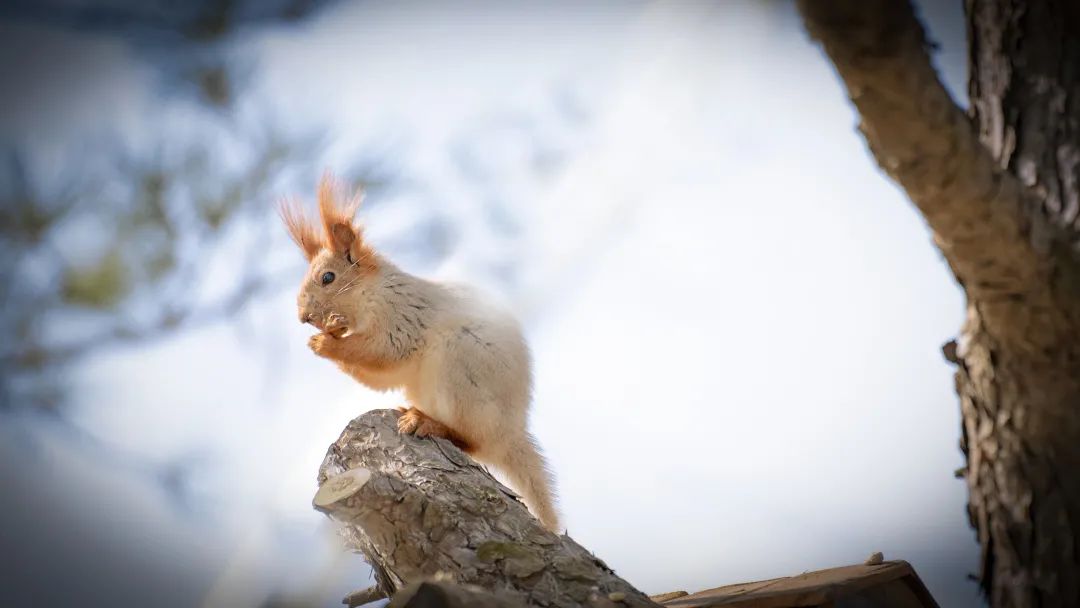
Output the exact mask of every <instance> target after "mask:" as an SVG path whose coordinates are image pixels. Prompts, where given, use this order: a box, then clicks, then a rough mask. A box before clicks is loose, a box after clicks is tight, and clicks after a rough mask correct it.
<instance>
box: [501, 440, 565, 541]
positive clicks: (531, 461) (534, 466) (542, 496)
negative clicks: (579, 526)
mask: <svg viewBox="0 0 1080 608" xmlns="http://www.w3.org/2000/svg"><path fill="white" fill-rule="evenodd" d="M492 464H494V465H495V466H496V467H498V468H499V470H501V471H502V472H503V473H504V474H505V475H506V477H507V479H508V480H509V481H510V485H511V486H513V488H514V490H516V491H517V492H518V493H519V494H521V497H522V498H524V499H525V505H526V506H527V507H529V510H530V511H532V513H533V515H535V516H536V518H537V519H539V520H540V523H541V524H543V525H544V527H545V528H547V529H548V530H551V531H552V532H555V533H556V534H558V533H560V532H561V530H560V528H559V513H558V511H557V510H556V509H555V492H554V489H553V488H554V480H553V478H552V475H551V471H549V470H548V466H547V462H546V461H545V460H544V457H543V456H542V455H541V454H540V449H539V448H538V447H537V446H536V440H535V439H533V437H532V435H529V434H528V433H526V434H525V436H524V437H523V438H522V439H521V440H520V441H514V442H510V443H509V445H508V446H507V449H506V450H503V451H502V452H501V453H500V454H496V455H495V458H494V462H493V463H492Z"/></svg>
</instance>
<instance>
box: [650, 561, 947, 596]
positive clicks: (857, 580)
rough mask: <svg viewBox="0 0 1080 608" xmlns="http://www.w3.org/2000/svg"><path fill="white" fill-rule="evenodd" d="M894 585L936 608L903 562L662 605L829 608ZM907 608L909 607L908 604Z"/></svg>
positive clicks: (732, 588)
mask: <svg viewBox="0 0 1080 608" xmlns="http://www.w3.org/2000/svg"><path fill="white" fill-rule="evenodd" d="M894 581H895V582H897V583H898V584H897V587H902V588H906V590H908V591H910V595H911V596H913V597H914V598H915V599H914V601H915V602H916V603H915V604H914V605H917V606H922V607H924V608H937V603H936V602H934V599H933V598H932V597H931V596H930V593H929V592H928V591H927V590H926V587H925V586H924V585H923V584H922V581H921V580H919V577H918V575H916V574H915V571H914V570H913V569H912V568H911V565H910V564H908V563H907V562H905V561H900V560H898V561H888V562H882V563H881V564H877V565H872V566H871V565H858V566H843V567H840V568H830V569H828V570H818V571H816V572H804V573H802V574H799V575H797V576H788V577H783V578H774V579H771V580H766V581H756V582H752V583H738V584H735V585H726V586H724V587H717V588H715V589H707V590H705V591H699V592H697V593H693V594H690V595H685V596H682V597H679V598H675V599H671V600H668V601H666V602H663V605H664V606H669V607H671V608H715V607H720V606H723V607H725V608H800V607H808V608H809V607H813V606H830V605H832V604H834V603H836V602H837V600H840V599H842V598H844V597H845V596H851V595H855V594H858V593H859V592H860V591H862V590H865V589H868V588H870V587H875V586H878V585H886V584H889V585H890V586H892V585H891V584H892V583H893V582H894ZM906 605H911V604H910V603H908V604H906Z"/></svg>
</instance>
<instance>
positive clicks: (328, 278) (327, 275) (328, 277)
mask: <svg viewBox="0 0 1080 608" xmlns="http://www.w3.org/2000/svg"><path fill="white" fill-rule="evenodd" d="M333 282H334V273H332V272H324V273H323V275H322V284H323V285H329V284H330V283H333Z"/></svg>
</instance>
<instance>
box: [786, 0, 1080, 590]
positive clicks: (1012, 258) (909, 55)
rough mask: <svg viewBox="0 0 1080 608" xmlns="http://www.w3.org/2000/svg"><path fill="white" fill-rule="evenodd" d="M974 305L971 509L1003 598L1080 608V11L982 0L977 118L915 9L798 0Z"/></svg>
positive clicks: (969, 374)
mask: <svg viewBox="0 0 1080 608" xmlns="http://www.w3.org/2000/svg"><path fill="white" fill-rule="evenodd" d="M799 5H800V10H801V11H802V13H803V16H804V19H805V21H806V25H807V29H808V30H809V32H810V34H811V35H812V36H813V37H814V38H816V39H818V40H819V41H820V42H821V43H822V45H823V47H824V48H825V51H826V53H827V54H828V55H829V57H830V59H831V60H832V61H833V63H834V64H835V66H836V68H837V71H838V72H839V74H840V76H841V78H842V79H843V80H844V83H845V85H846V86H847V89H848V93H849V95H850V96H851V99H852V101H853V102H854V104H855V106H856V108H857V109H858V111H859V114H860V116H861V119H862V122H861V125H860V129H861V130H862V132H863V134H864V135H865V137H866V139H867V143H868V144H869V146H870V149H871V151H872V152H873V154H874V156H875V157H876V159H877V161H878V163H879V164H880V165H881V167H882V169H883V170H884V171H885V172H887V173H888V174H889V175H890V176H891V177H892V178H893V179H895V180H896V181H897V182H899V183H900V185H901V186H903V187H904V189H905V190H906V191H907V193H908V195H909V196H910V197H911V199H912V201H913V202H914V203H915V205H916V206H917V207H918V208H919V210H920V211H921V212H922V213H923V215H924V216H925V217H926V220H927V223H928V224H929V226H930V228H931V229H932V230H933V232H934V241H935V243H936V244H937V245H938V246H939V247H940V249H941V251H942V253H943V254H944V256H945V259H946V260H947V261H948V263H949V265H950V267H951V268H952V270H953V272H954V274H955V275H956V277H957V280H958V281H959V282H960V284H961V285H962V286H963V287H964V291H965V293H966V295H967V299H968V305H967V320H966V322H965V324H964V327H963V329H962V331H961V336H960V339H959V341H958V344H950V345H947V348H946V356H947V357H949V359H950V360H952V361H953V362H955V363H956V364H957V365H958V371H957V374H956V387H957V393H958V394H959V396H960V402H961V412H962V417H963V439H962V443H961V445H962V447H963V449H964V451H965V453H966V455H967V459H968V466H967V469H966V471H965V476H966V478H967V482H968V487H969V495H970V500H969V512H970V515H971V520H972V524H973V525H974V526H975V529H976V533H977V535H978V539H979V542H980V544H981V546H982V567H981V572H980V581H981V584H982V585H983V588H984V590H985V591H986V592H987V594H988V596H989V598H990V600H991V604H992V605H993V606H995V607H998V608H1001V607H1006V606H1017V607H1028V606H1080V583H1078V579H1080V254H1078V246H1077V243H1078V241H1080V219H1078V215H1080V199H1078V190H1080V89H1078V86H1080V85H1078V83H1080V77H1078V74H1080V48H1078V45H1080V37H1078V36H1080V8H1078V6H1080V5H1078V4H1077V3H1076V2H1075V0H1058V1H1047V2H1040V1H1036V0H1031V1H1030V2H1023V1H1021V0H1012V1H1010V0H969V1H968V7H967V8H968V19H969V37H970V46H971V61H972V80H971V98H972V106H973V109H972V114H973V115H974V117H975V119H976V122H977V124H978V129H976V128H975V127H974V126H973V125H972V123H971V120H970V118H969V117H968V116H966V115H964V114H963V112H962V111H961V110H960V109H959V108H957V107H956V106H955V104H954V103H953V102H952V100H951V99H949V97H948V94H947V93H946V92H945V89H944V88H943V87H942V86H941V83H940V82H939V81H938V79H937V75H936V73H935V72H934V71H933V68H932V67H931V65H930V62H929V57H928V56H927V53H926V47H927V43H926V40H925V36H924V33H923V30H922V27H921V26H920V24H919V23H918V21H917V20H916V19H915V16H914V13H913V11H912V9H911V6H910V4H909V3H908V2H907V1H906V0H800V2H799Z"/></svg>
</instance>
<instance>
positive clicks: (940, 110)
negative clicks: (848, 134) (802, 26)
mask: <svg viewBox="0 0 1080 608" xmlns="http://www.w3.org/2000/svg"><path fill="white" fill-rule="evenodd" d="M798 5H799V10H800V11H801V13H802V15H803V19H804V21H805V22H806V28H807V30H808V31H809V32H810V35H811V36H812V37H813V38H815V39H816V40H818V41H819V42H820V43H821V45H822V47H823V48H824V49H825V52H826V53H827V54H828V56H829V58H830V59H831V60H832V63H833V65H834V66H835V67H836V71H837V72H838V73H839V75H840V77H841V78H842V79H843V81H844V84H845V85H846V86H847V91H848V95H849V96H850V97H851V101H852V102H853V103H854V104H855V107H856V108H857V109H858V112H859V116H860V118H861V123H860V125H859V129H860V130H861V131H862V134H863V135H864V136H865V138H866V142H867V144H868V145H869V147H870V150H871V152H872V153H873V155H874V157H875V159H876V160H877V162H878V164H879V165H880V166H881V168H882V169H883V170H884V171H885V172H886V173H888V175H889V176H890V177H892V178H893V179H894V180H896V181H897V182H898V183H899V184H900V185H901V186H902V187H903V188H904V190H906V191H907V194H908V196H910V197H911V200H912V201H913V202H914V203H915V205H916V206H917V207H918V208H919V210H920V211H921V212H922V214H923V216H924V217H925V218H926V221H927V222H928V223H929V224H930V228H931V229H932V230H933V231H934V239H935V242H936V243H937V245H938V247H939V248H940V249H941V251H942V253H944V255H945V258H946V259H947V260H948V262H949V265H950V266H951V267H952V269H953V272H954V273H956V276H957V278H959V279H960V281H961V282H962V283H963V284H964V285H965V287H966V288H967V289H968V291H969V294H970V295H972V296H973V297H979V296H981V295H984V294H983V293H982V292H998V295H999V297H1000V296H1001V295H1008V293H1011V292H1014V291H1016V290H1020V289H1024V288H1025V287H1026V286H1029V285H1030V284H1031V283H1032V281H1033V280H1034V276H1033V274H1032V272H1031V269H1033V268H1036V267H1037V264H1035V263H1034V257H1035V252H1034V250H1033V247H1032V243H1031V242H1030V236H1031V234H1032V233H1033V232H1034V233H1036V234H1038V233H1040V232H1042V233H1045V230H1040V229H1039V227H1032V226H1031V223H1032V219H1031V218H1032V217H1033V214H1031V213H1030V212H1029V211H1028V209H1027V207H1028V201H1026V200H1025V198H1024V193H1023V192H1022V190H1021V187H1020V185H1019V183H1018V182H1017V181H1016V180H1015V179H1014V178H1013V177H1012V176H1011V175H1010V174H1008V173H1005V172H1001V171H998V170H997V169H996V167H995V164H994V161H993V159H991V158H990V154H989V152H988V151H987V150H986V149H985V147H984V146H983V145H982V144H981V143H980V142H979V140H978V137H977V135H976V132H975V129H974V127H973V126H972V123H971V121H970V120H969V119H968V117H967V115H966V114H965V113H964V112H963V111H962V110H961V109H960V108H959V107H957V106H956V104H955V103H953V101H952V99H951V98H950V97H949V94H948V92H947V91H946V90H945V87H944V86H943V85H942V84H941V81H940V80H939V79H938V76H937V72H936V71H935V70H934V68H933V66H932V65H931V63H930V56H929V54H928V51H927V49H928V47H929V44H928V43H927V40H926V35H925V33H924V31H923V28H922V25H921V24H920V23H919V21H918V19H917V18H916V17H915V13H914V10H913V8H912V6H911V4H910V2H909V1H908V0H839V1H833V0H800V1H799V2H798ZM972 291H974V293H971V292H972ZM985 295H990V296H994V293H987V294H985Z"/></svg>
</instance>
